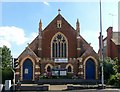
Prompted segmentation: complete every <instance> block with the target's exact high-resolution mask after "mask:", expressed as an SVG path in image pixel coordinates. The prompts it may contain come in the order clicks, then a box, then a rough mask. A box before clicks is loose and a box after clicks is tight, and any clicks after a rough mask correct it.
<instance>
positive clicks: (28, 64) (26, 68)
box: [23, 59, 33, 80]
mask: <svg viewBox="0 0 120 92" xmlns="http://www.w3.org/2000/svg"><path fill="white" fill-rule="evenodd" d="M32 79H33V64H32V61H31V60H30V59H26V60H25V61H24V63H23V80H32Z"/></svg>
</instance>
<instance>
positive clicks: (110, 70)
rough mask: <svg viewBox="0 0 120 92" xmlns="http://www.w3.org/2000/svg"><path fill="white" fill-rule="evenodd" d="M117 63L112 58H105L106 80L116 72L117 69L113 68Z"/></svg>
mask: <svg viewBox="0 0 120 92" xmlns="http://www.w3.org/2000/svg"><path fill="white" fill-rule="evenodd" d="M114 64H115V61H114V60H112V59H111V58H109V57H107V58H105V59H104V64H103V65H104V78H105V80H106V81H108V79H109V78H110V76H111V75H112V74H115V71H114V69H113V66H114Z"/></svg>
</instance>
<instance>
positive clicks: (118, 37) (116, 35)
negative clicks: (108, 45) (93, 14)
mask: <svg viewBox="0 0 120 92" xmlns="http://www.w3.org/2000/svg"><path fill="white" fill-rule="evenodd" d="M111 40H112V41H113V42H114V43H115V44H116V45H120V32H113V35H112V39H111Z"/></svg>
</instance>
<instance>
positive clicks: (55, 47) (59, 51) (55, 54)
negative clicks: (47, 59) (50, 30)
mask: <svg viewBox="0 0 120 92" xmlns="http://www.w3.org/2000/svg"><path fill="white" fill-rule="evenodd" d="M67 46H68V43H67V39H66V37H65V36H64V35H63V34H62V33H57V34H56V35H55V36H54V37H53V39H52V41H51V47H52V48H51V55H52V58H66V57H67Z"/></svg>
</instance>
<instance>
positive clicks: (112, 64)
mask: <svg viewBox="0 0 120 92" xmlns="http://www.w3.org/2000/svg"><path fill="white" fill-rule="evenodd" d="M119 67H120V65H119V61H118V59H117V58H115V59H113V60H112V59H111V58H106V59H105V60H104V77H105V80H106V81H107V83H108V84H110V85H115V86H118V87H120V73H119V72H118V69H119Z"/></svg>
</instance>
